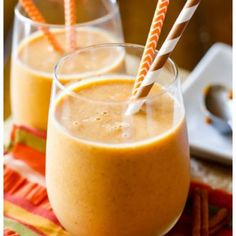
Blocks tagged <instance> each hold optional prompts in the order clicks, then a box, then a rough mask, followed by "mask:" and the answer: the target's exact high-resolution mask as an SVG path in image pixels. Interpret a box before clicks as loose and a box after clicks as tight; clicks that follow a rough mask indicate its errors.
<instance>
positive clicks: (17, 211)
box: [4, 200, 69, 236]
mask: <svg viewBox="0 0 236 236" xmlns="http://www.w3.org/2000/svg"><path fill="white" fill-rule="evenodd" d="M4 213H5V214H6V215H7V216H9V217H13V218H14V219H18V220H20V221H21V222H23V223H25V224H28V225H32V226H33V227H35V228H36V229H37V230H39V231H41V232H42V233H44V234H46V235H50V236H58V235H60V236H69V233H67V232H66V231H65V230H63V229H62V228H61V227H59V226H58V225H56V224H54V223H53V222H52V221H50V220H48V219H46V218H43V217H41V216H38V215H34V214H32V213H30V212H28V211H26V210H25V209H23V208H21V207H19V206H16V205H14V204H12V203H11V202H8V201H6V200H5V201H4Z"/></svg>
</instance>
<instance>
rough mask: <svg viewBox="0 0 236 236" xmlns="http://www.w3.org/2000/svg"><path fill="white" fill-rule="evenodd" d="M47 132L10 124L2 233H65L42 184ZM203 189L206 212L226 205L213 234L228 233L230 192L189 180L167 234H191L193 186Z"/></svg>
mask: <svg viewBox="0 0 236 236" xmlns="http://www.w3.org/2000/svg"><path fill="white" fill-rule="evenodd" d="M45 148H46V133H44V132H41V131H38V130H34V129H29V128H27V127H23V126H13V129H12V133H11V141H10V144H9V146H8V147H7V148H6V150H5V153H4V235H5V236H38V235H40V236H43V235H50V236H51V235H52V236H54V235H55V236H56V235H59V236H66V235H67V236H68V235H69V233H68V232H66V230H65V229H64V228H63V227H62V226H61V224H60V223H59V221H58V220H57V218H56V216H55V215H54V213H53V211H52V208H51V206H50V203H49V201H48V197H47V191H46V186H45ZM196 188H200V189H206V190H207V191H208V196H209V212H210V215H211V214H215V213H216V212H217V211H218V210H219V209H222V208H225V209H227V210H228V211H229V212H230V218H229V220H228V221H227V222H226V223H225V224H224V225H223V227H221V228H220V230H217V231H216V232H215V233H214V235H218V236H230V235H232V229H231V220H232V217H231V213H232V195H231V194H229V193H226V192H223V191H221V190H215V189H212V188H211V187H210V186H207V185H203V184H201V183H191V187H190V193H189V198H188V201H187V204H186V207H185V210H184V212H183V214H182V216H181V217H180V219H179V221H178V222H177V224H176V226H175V227H174V228H173V229H172V230H171V231H170V232H169V233H168V234H167V235H169V236H174V235H175V236H177V235H179V236H181V235H191V232H192V222H193V216H192V211H191V206H192V195H193V194H192V193H193V191H194V189H196Z"/></svg>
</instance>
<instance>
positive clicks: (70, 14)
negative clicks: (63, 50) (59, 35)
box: [64, 0, 76, 51]
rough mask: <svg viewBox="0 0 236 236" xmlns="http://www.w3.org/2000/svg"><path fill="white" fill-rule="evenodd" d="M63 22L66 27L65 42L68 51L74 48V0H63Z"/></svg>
mask: <svg viewBox="0 0 236 236" xmlns="http://www.w3.org/2000/svg"><path fill="white" fill-rule="evenodd" d="M64 10H65V24H66V26H67V27H68V30H67V35H66V43H67V48H68V49H69V51H73V50H75V49H76V30H75V24H76V0H64Z"/></svg>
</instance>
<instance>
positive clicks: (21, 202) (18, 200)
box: [4, 194, 61, 227]
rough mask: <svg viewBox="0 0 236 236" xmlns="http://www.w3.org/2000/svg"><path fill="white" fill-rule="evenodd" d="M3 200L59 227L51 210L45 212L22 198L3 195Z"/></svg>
mask: <svg viewBox="0 0 236 236" xmlns="http://www.w3.org/2000/svg"><path fill="white" fill-rule="evenodd" d="M4 199H5V200H7V201H9V202H11V203H13V204H15V205H17V206H20V207H22V208H24V209H25V210H27V211H29V212H30V213H32V214H35V215H39V216H41V217H44V218H47V219H48V220H50V221H52V222H53V223H55V224H57V225H58V226H60V227H61V224H60V223H59V221H58V220H57V218H56V216H55V215H54V213H53V212H52V211H51V210H47V209H45V208H42V207H41V206H35V205H34V204H32V203H31V202H30V201H27V200H26V199H24V198H21V197H15V196H12V195H10V194H5V195H4Z"/></svg>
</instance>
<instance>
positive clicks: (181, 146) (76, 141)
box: [46, 44, 190, 236]
mask: <svg viewBox="0 0 236 236" xmlns="http://www.w3.org/2000/svg"><path fill="white" fill-rule="evenodd" d="M112 47H117V48H123V49H125V52H126V54H125V59H124V60H125V62H126V67H124V68H123V71H122V73H123V74H122V73H121V72H120V73H116V74H109V73H104V74H102V75H101V74H100V75H98V76H96V77H95V76H90V77H88V78H86V79H84V80H80V81H76V82H74V83H69V84H62V83H61V82H60V77H61V76H63V73H62V71H63V69H64V68H67V66H68V65H69V64H70V63H73V62H74V61H75V60H77V58H78V57H80V56H82V55H84V54H86V53H89V52H91V51H94V53H98V52H99V51H100V50H105V49H107V48H112ZM142 52H143V50H142V47H140V46H137V45H128V46H123V45H116V46H115V45H113V46H111V45H109V44H107V45H104V46H103V47H98V46H97V47H96V46H94V47H90V48H89V49H85V50H79V51H78V52H76V53H74V54H71V55H69V56H67V57H66V58H64V59H62V60H61V61H60V62H59V63H58V65H57V67H56V69H55V75H54V76H55V78H54V83H53V92H52V99H51V105H50V113H49V123H48V136H47V153H46V185H47V191H48V195H49V200H50V202H51V205H52V208H53V210H54V212H55V214H56V216H57V217H58V219H59V221H60V222H61V224H62V225H63V226H64V227H65V228H66V229H67V230H68V232H69V233H70V234H71V235H76V236H91V235H93V236H107V235H112V236H137V235H142V236H157V235H163V234H164V233H166V232H167V231H168V230H169V229H170V228H171V227H172V226H173V225H174V224H175V222H176V221H177V219H178V217H179V216H180V214H181V212H182V210H183V208H184V205H185V201H186V198H187V194H188V188H189V181H190V174H189V148H188V141H187V133H186V127H185V115H184V108H183V103H182V99H181V93H180V88H179V80H178V78H177V77H176V75H177V72H176V68H175V66H174V64H173V63H171V61H168V63H167V64H166V65H165V68H164V69H163V70H164V71H165V73H161V74H160V77H161V78H160V80H158V82H157V83H156V84H155V85H154V87H153V88H152V91H151V93H150V94H149V95H148V97H147V98H145V104H144V106H143V107H142V109H141V110H140V111H139V112H138V113H136V114H134V115H131V116H126V115H125V111H126V110H127V107H128V105H129V104H130V103H131V102H132V101H130V100H129V98H130V94H131V91H132V87H133V84H134V79H135V77H134V76H135V75H133V74H132V73H130V72H129V71H127V68H128V66H127V64H129V62H130V60H127V58H128V59H129V58H130V54H131V53H133V55H134V54H135V55H136V57H137V58H141V55H142ZM128 55H129V56H128ZM138 55H139V56H140V57H138ZM90 60H94V58H92V57H91V58H90V57H89V56H88V60H87V61H90ZM95 61H96V60H95ZM84 66H86V64H85V65H84ZM136 71H137V70H136ZM77 72H78V71H77ZM60 73H62V74H61V75H60ZM67 76H69V74H67ZM163 81H165V82H167V83H162V82H163Z"/></svg>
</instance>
